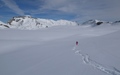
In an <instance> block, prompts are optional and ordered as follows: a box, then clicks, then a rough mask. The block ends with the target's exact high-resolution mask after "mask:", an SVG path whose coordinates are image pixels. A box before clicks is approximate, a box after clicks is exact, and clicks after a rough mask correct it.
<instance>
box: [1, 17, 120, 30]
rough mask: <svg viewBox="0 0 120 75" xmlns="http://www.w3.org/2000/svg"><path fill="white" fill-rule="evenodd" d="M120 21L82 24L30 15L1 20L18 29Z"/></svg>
mask: <svg viewBox="0 0 120 75" xmlns="http://www.w3.org/2000/svg"><path fill="white" fill-rule="evenodd" d="M117 23H120V21H115V22H106V21H100V20H88V21H86V22H84V23H82V24H79V23H77V22H73V21H68V20H56V21H55V20H52V19H41V18H33V17H31V16H29V15H26V16H16V17H13V18H12V19H10V20H9V21H8V22H7V23H3V22H1V21H0V28H2V29H4V28H17V29H28V30H34V29H40V28H48V27H52V26H59V25H72V26H76V25H90V26H98V25H102V24H111V25H112V24H117Z"/></svg>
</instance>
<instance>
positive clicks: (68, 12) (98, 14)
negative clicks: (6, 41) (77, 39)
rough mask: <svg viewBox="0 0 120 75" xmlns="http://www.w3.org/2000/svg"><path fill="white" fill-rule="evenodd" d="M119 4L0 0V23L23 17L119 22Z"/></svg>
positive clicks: (117, 0)
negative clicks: (15, 17)
mask: <svg viewBox="0 0 120 75" xmlns="http://www.w3.org/2000/svg"><path fill="white" fill-rule="evenodd" d="M119 3H120V0H0V21H3V22H7V21H8V20H10V19H11V18H12V17H14V16H23V15H31V16H32V17H36V18H45V19H53V20H59V19H65V20H71V21H77V22H85V21H87V20H90V19H98V20H105V21H116V20H120V8H119V7H120V4H119Z"/></svg>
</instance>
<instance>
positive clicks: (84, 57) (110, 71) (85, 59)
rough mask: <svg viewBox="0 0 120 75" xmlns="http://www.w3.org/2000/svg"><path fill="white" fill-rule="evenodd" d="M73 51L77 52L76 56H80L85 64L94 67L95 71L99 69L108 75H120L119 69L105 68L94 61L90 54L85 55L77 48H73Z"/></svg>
mask: <svg viewBox="0 0 120 75" xmlns="http://www.w3.org/2000/svg"><path fill="white" fill-rule="evenodd" d="M73 50H74V51H75V53H76V54H78V55H80V56H81V57H82V60H83V62H84V64H88V65H90V66H92V67H94V68H95V69H98V70H100V71H102V72H104V73H106V74H110V75H120V71H119V70H118V69H116V68H115V67H114V68H113V69H109V68H106V67H104V66H103V65H102V64H100V63H98V62H96V61H94V60H92V59H91V58H90V56H89V55H88V54H84V53H82V51H81V50H77V46H75V47H73Z"/></svg>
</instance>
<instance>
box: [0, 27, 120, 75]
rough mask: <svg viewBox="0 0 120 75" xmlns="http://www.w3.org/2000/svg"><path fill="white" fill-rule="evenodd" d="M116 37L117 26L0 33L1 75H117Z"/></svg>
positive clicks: (118, 40)
mask: <svg viewBox="0 0 120 75" xmlns="http://www.w3.org/2000/svg"><path fill="white" fill-rule="evenodd" d="M119 34H120V25H101V26H97V27H83V26H55V27H51V28H48V29H40V30H35V31H26V30H14V29H7V30H0V75H120V35H119ZM76 41H78V42H79V43H78V46H76V45H75V42H76Z"/></svg>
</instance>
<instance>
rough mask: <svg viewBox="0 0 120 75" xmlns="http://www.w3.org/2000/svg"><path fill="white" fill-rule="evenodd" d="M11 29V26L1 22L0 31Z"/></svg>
mask: <svg viewBox="0 0 120 75" xmlns="http://www.w3.org/2000/svg"><path fill="white" fill-rule="evenodd" d="M4 28H9V26H8V25H7V24H5V23H3V22H2V21H0V29H4Z"/></svg>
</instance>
